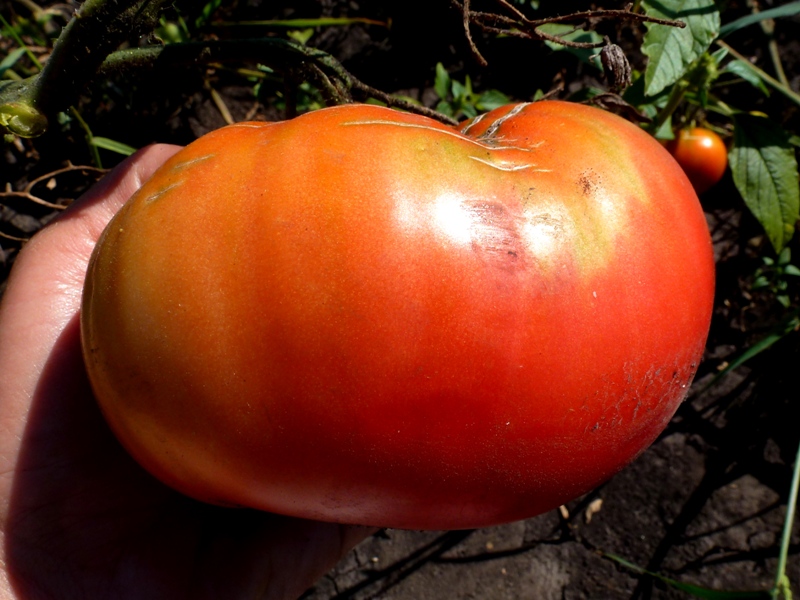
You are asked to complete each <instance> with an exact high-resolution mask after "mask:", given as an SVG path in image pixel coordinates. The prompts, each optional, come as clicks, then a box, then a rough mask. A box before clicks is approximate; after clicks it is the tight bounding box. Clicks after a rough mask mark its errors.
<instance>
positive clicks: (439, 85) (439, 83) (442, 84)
mask: <svg viewBox="0 0 800 600" xmlns="http://www.w3.org/2000/svg"><path fill="white" fill-rule="evenodd" d="M433 89H434V90H436V95H437V96H439V98H440V99H442V100H446V99H447V94H449V93H450V74H449V73H448V72H447V69H445V68H444V65H443V64H442V63H436V80H435V81H434V82H433Z"/></svg>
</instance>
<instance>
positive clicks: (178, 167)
mask: <svg viewBox="0 0 800 600" xmlns="http://www.w3.org/2000/svg"><path fill="white" fill-rule="evenodd" d="M215 156H216V153H215V152H212V153H211V154H204V155H203V156H198V157H197V158H191V159H189V160H182V161H180V162H177V163H175V164H174V165H172V169H171V171H172V172H173V173H178V172H179V171H183V170H184V169H187V168H189V167H191V166H192V165H196V164H197V163H201V162H204V161H206V160H208V159H209V158H214V157H215Z"/></svg>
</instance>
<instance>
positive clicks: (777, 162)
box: [728, 115, 800, 253]
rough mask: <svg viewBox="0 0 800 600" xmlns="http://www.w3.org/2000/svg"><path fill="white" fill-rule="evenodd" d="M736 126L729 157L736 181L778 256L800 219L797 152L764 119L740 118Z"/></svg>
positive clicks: (779, 130)
mask: <svg viewBox="0 0 800 600" xmlns="http://www.w3.org/2000/svg"><path fill="white" fill-rule="evenodd" d="M734 122H735V129H734V135H733V147H732V148H731V150H730V152H729V154H728V158H729V161H730V165H731V172H732V173H733V181H734V183H735V184H736V188H737V189H738V190H739V193H740V194H741V195H742V198H744V201H745V204H747V207H748V208H749V209H750V211H751V212H752V213H753V216H755V218H756V219H758V221H759V223H761V225H762V227H764V231H766V233H767V237H768V238H769V240H770V242H771V243H772V246H773V247H774V248H775V251H776V252H778V253H779V252H780V251H781V250H782V249H783V247H784V246H785V245H786V244H787V243H788V242H789V240H790V239H791V238H792V235H794V227H795V223H796V222H797V219H798V216H800V184H798V172H797V159H796V158H795V152H794V148H793V147H792V146H791V144H789V136H788V134H787V133H786V131H785V130H784V129H783V128H782V127H781V126H780V125H778V124H777V123H774V122H773V121H770V120H769V119H767V118H765V117H758V116H755V115H739V116H738V117H736V119H735V120H734Z"/></svg>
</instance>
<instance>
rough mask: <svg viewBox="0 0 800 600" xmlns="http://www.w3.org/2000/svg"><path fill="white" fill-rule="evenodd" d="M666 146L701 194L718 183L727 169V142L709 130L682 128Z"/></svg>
mask: <svg viewBox="0 0 800 600" xmlns="http://www.w3.org/2000/svg"><path fill="white" fill-rule="evenodd" d="M665 147H666V149H667V150H668V151H669V153H670V154H672V156H673V157H674V158H675V160H676V161H677V162H678V164H679V165H680V166H681V168H682V169H683V170H684V172H685V173H686V176H687V177H688V178H689V181H691V182H692V185H693V186H694V188H695V190H696V191H697V193H698V194H702V193H703V192H705V191H707V190H709V189H710V188H711V187H713V186H714V185H715V184H716V183H718V182H719V180H720V179H722V176H723V175H724V174H725V169H726V168H727V166H728V150H727V148H726V147H725V142H723V141H722V138H721V137H719V135H717V134H716V133H715V132H713V131H711V130H710V129H705V128H703V127H691V128H687V129H681V130H680V131H678V132H677V135H676V136H675V139H674V140H669V141H667V142H666V143H665Z"/></svg>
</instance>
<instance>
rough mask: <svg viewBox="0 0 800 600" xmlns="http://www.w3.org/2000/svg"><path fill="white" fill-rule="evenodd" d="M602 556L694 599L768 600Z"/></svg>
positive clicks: (761, 594)
mask: <svg viewBox="0 0 800 600" xmlns="http://www.w3.org/2000/svg"><path fill="white" fill-rule="evenodd" d="M603 556H606V557H608V558H610V559H611V560H613V561H615V562H617V563H619V564H620V565H622V566H623V567H626V568H627V569H630V570H631V571H633V572H634V573H639V574H640V575H648V576H650V577H654V578H656V579H658V580H659V581H662V582H664V583H666V584H667V585H670V586H672V587H674V588H675V589H677V590H680V591H682V592H686V593H687V594H691V595H692V596H695V597H696V598H705V599H706V600H743V599H747V598H763V599H765V600H766V599H768V598H770V594H769V592H760V591H758V592H730V591H720V590H712V589H709V588H704V587H701V586H699V585H693V584H691V583H683V582H681V581H677V580H675V579H670V578H669V577H664V576H663V575H659V574H658V573H653V572H651V571H648V570H646V569H643V568H642V567H640V566H639V565H635V564H633V563H632V562H630V561H627V560H625V559H624V558H622V557H620V556H616V555H615V554H608V553H604V554H603Z"/></svg>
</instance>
